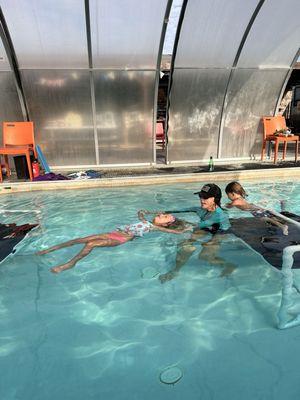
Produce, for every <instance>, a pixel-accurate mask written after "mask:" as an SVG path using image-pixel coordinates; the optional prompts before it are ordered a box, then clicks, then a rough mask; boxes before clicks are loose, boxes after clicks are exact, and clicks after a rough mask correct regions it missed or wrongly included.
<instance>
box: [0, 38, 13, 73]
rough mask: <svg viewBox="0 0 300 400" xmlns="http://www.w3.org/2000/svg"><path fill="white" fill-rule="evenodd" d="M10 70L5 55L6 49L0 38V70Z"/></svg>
mask: <svg viewBox="0 0 300 400" xmlns="http://www.w3.org/2000/svg"><path fill="white" fill-rule="evenodd" d="M10 70H11V68H10V65H9V61H8V58H7V55H6V51H5V48H4V46H3V43H2V41H1V39H0V71H10Z"/></svg>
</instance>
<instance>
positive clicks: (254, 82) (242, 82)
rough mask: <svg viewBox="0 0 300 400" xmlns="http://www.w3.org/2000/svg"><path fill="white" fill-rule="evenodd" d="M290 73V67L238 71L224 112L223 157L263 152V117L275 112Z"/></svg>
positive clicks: (244, 155) (230, 88)
mask: <svg viewBox="0 0 300 400" xmlns="http://www.w3.org/2000/svg"><path fill="white" fill-rule="evenodd" d="M286 73H287V71H286V70H275V71H274V70H273V71H272V70H269V71H268V70H263V71H261V70H255V69H254V70H253V69H252V70H251V69H248V70H246V69H245V70H236V71H235V73H234V76H233V79H232V81H231V85H230V87H229V91H228V99H227V107H226V108H225V111H224V115H225V121H224V130H223V140H222V152H221V157H222V158H224V157H248V156H250V155H251V154H260V151H261V143H262V126H261V124H260V119H261V117H262V116H263V115H272V114H273V112H274V109H275V106H276V101H277V98H278V93H279V92H280V90H281V86H282V82H283V81H284V79H285V76H286ZM233 143H234V146H233Z"/></svg>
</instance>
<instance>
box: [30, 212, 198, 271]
mask: <svg viewBox="0 0 300 400" xmlns="http://www.w3.org/2000/svg"><path fill="white" fill-rule="evenodd" d="M146 213H147V212H145V211H143V210H140V211H139V212H138V218H139V222H136V223H134V224H130V225H125V226H121V227H119V228H117V229H116V230H114V231H112V232H108V233H100V234H97V235H90V236H86V237H83V238H77V239H72V240H69V241H68V242H64V243H61V244H58V245H56V246H53V247H50V248H49V249H46V250H42V251H39V252H38V253H37V254H38V255H42V254H47V253H50V252H51V251H55V250H59V249H62V248H64V247H69V246H73V245H75V244H84V247H83V249H82V250H81V251H80V252H79V253H78V254H77V255H76V256H75V257H73V258H72V259H71V260H70V261H68V262H67V263H65V264H62V265H58V266H56V267H53V268H51V272H53V273H56V274H58V273H60V272H62V271H65V270H66V269H70V268H73V267H74V266H75V264H76V263H77V262H78V261H79V260H81V259H82V258H84V257H86V256H87V255H88V254H89V253H90V252H91V251H92V250H93V249H94V248H95V247H115V246H119V245H121V244H124V243H126V242H129V241H131V240H133V239H134V238H136V237H142V236H144V234H146V233H149V232H150V231H153V230H158V231H161V232H166V233H175V234H180V233H183V232H185V231H187V230H191V225H186V224H185V223H184V221H181V220H176V219H175V217H174V216H173V215H171V214H163V213H159V214H157V215H156V216H155V217H154V218H153V220H152V222H149V221H147V220H146V218H145V214H146Z"/></svg>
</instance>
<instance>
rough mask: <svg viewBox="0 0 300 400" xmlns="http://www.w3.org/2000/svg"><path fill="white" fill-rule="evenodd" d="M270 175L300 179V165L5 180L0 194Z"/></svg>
mask: <svg viewBox="0 0 300 400" xmlns="http://www.w3.org/2000/svg"><path fill="white" fill-rule="evenodd" d="M271 178H289V179H290V178H300V168H283V169H278V168H274V169H260V170H258V169H255V170H235V171H222V172H201V173H187V174H160V175H142V176H130V177H128V176H126V177H116V178H99V179H85V180H62V181H39V182H4V183H2V184H0V195H1V194H8V193H16V192H31V191H37V190H43V191H44V190H67V189H89V188H106V187H109V188H111V187H123V186H139V185H162V184H171V183H181V182H182V183H189V182H219V181H225V180H226V181H232V180H251V179H254V180H260V179H271Z"/></svg>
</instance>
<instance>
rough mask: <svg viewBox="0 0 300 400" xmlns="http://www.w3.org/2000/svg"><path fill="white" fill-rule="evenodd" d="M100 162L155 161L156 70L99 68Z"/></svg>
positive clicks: (97, 91) (97, 94)
mask: <svg viewBox="0 0 300 400" xmlns="http://www.w3.org/2000/svg"><path fill="white" fill-rule="evenodd" d="M94 76H95V97H96V110H97V130H98V141H99V159H100V164H123V163H124V164H126V163H128V164H132V163H150V162H151V161H152V124H153V98H154V79H155V72H154V71H153V72H152V71H147V72H143V71H107V72H105V71H95V72H94Z"/></svg>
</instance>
